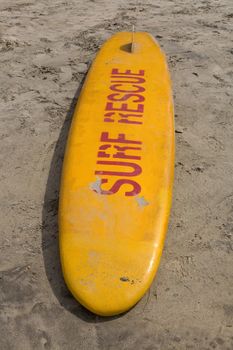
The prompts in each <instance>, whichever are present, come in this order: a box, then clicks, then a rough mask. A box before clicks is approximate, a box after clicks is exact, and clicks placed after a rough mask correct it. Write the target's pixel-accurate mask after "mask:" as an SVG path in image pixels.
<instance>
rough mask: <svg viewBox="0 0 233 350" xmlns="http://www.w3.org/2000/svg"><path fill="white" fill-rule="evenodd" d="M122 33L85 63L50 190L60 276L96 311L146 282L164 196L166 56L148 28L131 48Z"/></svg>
mask: <svg viewBox="0 0 233 350" xmlns="http://www.w3.org/2000/svg"><path fill="white" fill-rule="evenodd" d="M131 38H132V34H131V33H127V32H124V33H118V34H116V35H114V36H113V37H112V38H111V39H110V40H108V41H107V42H106V43H105V44H104V45H103V47H102V48H101V50H100V51H99V53H98V55H97V57H96V58H95V60H94V62H93V64H92V66H91V68H90V70H89V73H88V76H87V78H86V81H85V84H84V86H83V88H82V91H81V95H80V97H79V100H78V103H77V107H76V110H75V113H74V117H73V122H72V125H71V129H70V133H69V138H68V143H67V147H66V153H65V159H64V166H63V174H62V182H61V191H60V205H59V230H60V256H61V263H62V269H63V274H64V278H65V281H66V283H67V286H68V288H69V289H70V291H71V292H72V294H73V295H74V297H75V298H76V299H77V300H78V301H79V302H80V303H81V304H82V305H84V306H85V307H86V308H87V309H89V310H91V311H92V312H94V313H96V314H99V315H104V316H107V315H115V314H119V313H122V312H124V311H126V310H128V309H129V308H131V307H132V306H133V305H134V304H135V303H137V301H138V300H139V299H140V298H141V297H142V296H143V294H144V293H145V292H146V290H147V289H148V288H149V287H150V284H151V283H152V280H153V278H154V276H155V273H156V270H157V268H158V265H159V260H160V256H161V252H162V248H163V244H164V238H165V234H166V229H167V223H168V217H169V212H170V206H171V198H172V183H173V172H174V125H173V100H172V95H171V83H170V79H169V73H168V69H167V64H166V59H165V57H164V54H163V53H162V51H161V49H160V48H159V46H158V44H157V43H156V42H155V41H154V39H153V38H152V37H151V36H150V35H149V34H148V33H140V32H139V33H135V34H134V45H133V52H131V45H130V42H131ZM132 93H133V94H135V93H136V95H133V96H132V95H130V94H132ZM113 94H114V95H113ZM117 100H118V101H117ZM107 103H108V105H107ZM129 110H130V111H129ZM120 113H121V114H120ZM129 115H130V116H129ZM132 115H133V116H132ZM127 121H128V122H127ZM135 122H136V123H135ZM101 135H102V141H101Z"/></svg>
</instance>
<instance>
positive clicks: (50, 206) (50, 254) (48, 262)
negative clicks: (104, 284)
mask: <svg viewBox="0 0 233 350" xmlns="http://www.w3.org/2000/svg"><path fill="white" fill-rule="evenodd" d="M83 82H84V79H83V80H82V82H81V84H80V86H79V88H78V90H77V91H76V93H75V96H74V98H73V100H72V102H71V104H70V107H69V110H68V112H67V115H66V118H65V121H64V124H63V126H62V129H61V132H60V135H59V138H58V141H57V143H56V146H55V150H54V154H53V157H52V161H51V166H50V170H49V176H48V180H47V185H46V190H45V195H44V205H43V213H42V251H43V258H44V266H45V271H46V275H47V278H48V280H49V283H50V285H51V288H52V290H53V293H54V295H55V296H56V298H57V299H58V301H59V303H60V305H61V306H62V307H64V308H66V309H67V310H68V311H69V312H71V313H73V314H74V315H76V316H77V317H79V318H81V319H82V320H84V321H86V322H90V323H96V322H106V321H109V320H112V319H115V318H117V317H119V316H114V317H107V318H106V317H100V316H97V315H94V314H93V313H91V312H89V311H88V310H86V309H85V308H84V307H83V306H81V305H80V304H79V303H78V302H77V301H76V300H75V299H74V298H73V296H72V295H71V293H70V292H69V290H68V289H67V287H66V285H65V282H64V280H63V276H62V270H61V265H60V258H59V243H58V201H59V187H60V178H61V171H62V163H63V157H64V152H65V146H66V141H67V136H68V132H69V128H70V124H71V120H72V116H73V113H74V109H75V105H76V102H77V99H78V97H79V94H80V91H81V88H82V86H83Z"/></svg>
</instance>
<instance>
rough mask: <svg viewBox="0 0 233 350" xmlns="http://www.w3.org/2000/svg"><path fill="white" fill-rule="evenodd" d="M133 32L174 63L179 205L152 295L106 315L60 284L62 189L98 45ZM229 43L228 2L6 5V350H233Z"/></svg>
mask: <svg viewBox="0 0 233 350" xmlns="http://www.w3.org/2000/svg"><path fill="white" fill-rule="evenodd" d="M132 25H135V28H136V31H148V32H150V33H151V34H152V35H153V36H154V37H155V38H157V40H158V41H159V43H160V45H161V47H162V48H163V49H164V51H165V52H166V55H167V58H168V63H169V68H170V72H171V77H172V82H173V92H174V104H175V122H176V172H175V184H174V196H173V206H172V212H171V219H170V224H169V229H168V234H167V239H166V244H165V248H164V252H163V256H162V260H161V264H160V268H159V271H158V273H157V276H156V278H155V280H154V283H153V285H152V286H151V288H150V291H149V292H148V293H147V294H146V295H145V296H144V298H143V299H142V300H141V301H140V302H139V303H138V304H137V305H136V306H135V307H134V308H133V309H132V310H130V311H129V312H128V313H126V314H124V315H122V316H120V317H114V318H101V317H98V316H95V315H92V314H91V313H90V312H88V311H86V310H85V309H84V308H83V307H81V306H80V305H79V304H78V303H77V302H76V301H75V300H74V299H73V298H72V296H71V295H70V293H69V292H68V290H67V288H66V286H65V284H64V282H63V278H62V275H61V270H60V265H59V256H58V231H57V206H58V194H59V179H60V174H61V166H62V160H63V155H64V147H65V143H66V139H67V133H68V130H69V126H70V122H71V118H72V113H73V108H74V104H75V102H76V99H77V96H78V93H79V86H80V84H81V82H82V80H83V78H84V77H85V73H86V71H87V69H88V67H89V65H90V63H91V61H92V59H93V58H94V56H95V54H96V52H97V51H98V49H99V47H100V46H101V44H102V43H103V42H104V41H105V40H106V39H107V38H109V37H110V36H111V35H112V34H114V33H116V32H118V31H130V30H131V28H132ZM232 32H233V7H232V1H231V0H221V1H220V0H218V1H207V0H206V1H197V2H195V1H191V0H186V1H182V0H176V1H168V0H163V1H162V0H159V1H152V0H148V1H147V0H146V1H145V2H142V1H141V2H140V1H128V2H127V1H123V0H122V1H121V0H108V1H106V0H99V1H97V0H86V1H80V0H76V1H75V0H70V1H64V0H63V1H62V0H53V1H45V0H41V1H35V0H31V1H25V0H20V1H17V0H11V1H6V0H1V2H0V90H1V94H0V130H1V135H0V159H1V161H0V168H1V170H0V180H1V181H0V194H1V201H0V227H1V231H0V247H1V254H0V288H1V289H0V348H1V349H3V350H8V349H9V350H21V349H22V350H27V349H33V350H37V349H55V350H56V349H62V350H66V349H67V350H73V349H74V350H76V349H79V350H86V349H87V350H92V349H99V350H105V349H106V350H110V349H112V350H116V349H120V350H124V349H127V350H131V349H138V350H158V349H161V350H172V349H179V350H183V349H184V350H185V349H203V350H207V349H221V350H222V349H225V350H227V349H228V350H231V349H232V348H233V337H232V335H233V304H232V299H233V297H232V296H233V273H232V270H233V269H232V247H233V245H232V232H233V118H232V108H233V107H232V105H233V99H232V78H233V67H232V62H233V59H232V57H233V56H232V54H233V48H232V47H233V46H232V35H233V33H232Z"/></svg>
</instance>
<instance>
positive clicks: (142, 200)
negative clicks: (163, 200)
mask: <svg viewBox="0 0 233 350" xmlns="http://www.w3.org/2000/svg"><path fill="white" fill-rule="evenodd" d="M136 201H137V203H138V205H139V207H141V208H142V207H145V206H147V205H149V204H150V203H149V202H147V200H146V199H145V198H144V197H143V196H142V197H136Z"/></svg>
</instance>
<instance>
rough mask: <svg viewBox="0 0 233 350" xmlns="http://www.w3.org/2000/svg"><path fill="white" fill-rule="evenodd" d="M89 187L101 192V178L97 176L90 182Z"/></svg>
mask: <svg viewBox="0 0 233 350" xmlns="http://www.w3.org/2000/svg"><path fill="white" fill-rule="evenodd" d="M90 189H91V190H92V191H95V192H96V193H98V194H101V178H100V177H97V178H96V181H94V182H91V183H90Z"/></svg>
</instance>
